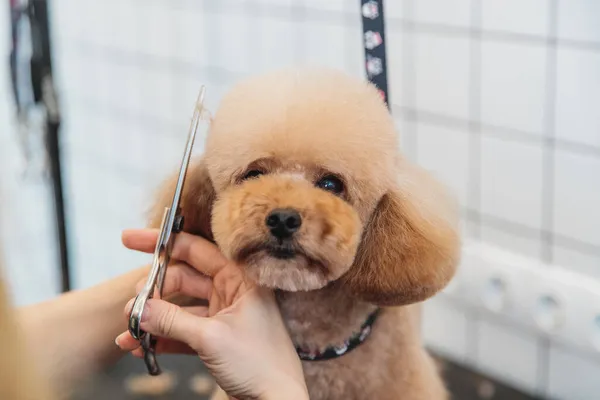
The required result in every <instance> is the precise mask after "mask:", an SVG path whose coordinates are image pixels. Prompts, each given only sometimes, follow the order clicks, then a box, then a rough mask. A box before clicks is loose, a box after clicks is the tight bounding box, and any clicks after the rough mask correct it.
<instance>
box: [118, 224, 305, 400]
mask: <svg viewBox="0 0 600 400" xmlns="http://www.w3.org/2000/svg"><path fill="white" fill-rule="evenodd" d="M157 238H158V231H156V230H132V231H125V232H124V233H123V243H124V244H125V246H126V247H128V248H130V249H134V250H139V251H143V252H147V253H152V252H153V251H154V246H155V245H156V240H157ZM172 259H173V260H174V261H178V262H180V263H179V264H175V265H172V266H170V267H169V269H168V272H167V275H166V280H165V285H164V289H163V291H164V292H163V294H164V296H169V295H171V294H183V295H186V296H190V297H194V298H198V299H206V300H208V301H209V306H208V307H200V306H196V307H179V306H176V305H174V304H171V303H168V302H166V301H163V300H157V299H151V300H149V301H148V302H147V304H146V309H145V310H144V313H143V317H142V322H141V328H142V329H143V330H144V331H146V332H149V333H151V334H152V335H155V336H156V337H158V338H159V340H158V343H157V348H156V350H157V353H191V352H193V353H196V354H198V356H199V357H200V358H201V359H202V361H203V362H204V363H205V365H206V366H207V368H208V369H209V370H210V372H211V373H212V374H213V376H214V377H215V379H216V381H217V383H218V384H219V386H220V387H221V388H222V389H223V390H225V391H226V392H227V394H228V395H229V396H235V397H237V398H240V399H245V398H252V399H257V398H258V399H282V398H286V399H308V394H307V391H306V385H305V382H304V377H303V374H302V367H301V364H300V360H299V358H298V356H297V354H296V352H295V350H294V347H293V345H292V343H291V340H290V338H289V336H288V333H287V331H286V329H285V326H284V324H283V321H282V319H281V315H280V313H279V309H278V307H277V304H276V302H275V299H274V296H273V294H272V293H271V292H270V291H268V290H265V289H261V288H258V287H256V286H255V285H253V284H250V283H248V282H245V281H244V276H243V273H242V271H241V269H240V268H239V267H238V266H237V265H235V264H234V263H232V262H230V261H229V260H227V259H226V258H225V257H224V256H223V255H222V254H221V252H220V251H219V250H218V248H217V247H216V246H214V245H213V244H212V243H210V242H208V241H206V240H204V239H203V238H200V237H197V236H193V235H190V234H187V233H180V234H178V235H177V239H176V240H175V244H174V246H173V252H172ZM141 284H143V282H140V285H141ZM140 288H141V286H140ZM132 305H133V299H132V300H131V301H130V302H129V304H128V305H127V307H126V308H125V314H126V318H129V314H130V312H131V307H132ZM116 342H117V344H118V346H119V347H120V348H121V349H123V350H126V351H131V352H132V353H133V354H134V355H136V356H138V357H139V356H141V355H142V350H141V348H140V347H139V342H138V341H136V340H135V339H133V337H131V335H130V334H129V332H124V333H122V334H120V335H119V336H118V337H117V340H116Z"/></svg>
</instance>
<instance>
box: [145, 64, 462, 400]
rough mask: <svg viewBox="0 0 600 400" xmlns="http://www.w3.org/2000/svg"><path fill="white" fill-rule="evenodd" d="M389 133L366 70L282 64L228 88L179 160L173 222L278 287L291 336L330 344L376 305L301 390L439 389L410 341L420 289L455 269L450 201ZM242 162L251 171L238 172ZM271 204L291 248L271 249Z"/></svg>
mask: <svg viewBox="0 0 600 400" xmlns="http://www.w3.org/2000/svg"><path fill="white" fill-rule="evenodd" d="M398 140H399V138H398V134H397V131H396V128H395V125H394V121H393V119H392V117H391V116H390V114H389V112H388V110H387V108H386V107H385V105H384V103H383V101H382V100H381V97H380V95H379V93H378V92H377V90H376V89H375V88H374V87H372V86H371V85H370V84H368V83H366V82H364V81H361V80H358V79H354V78H351V77H348V76H346V75H345V74H343V73H341V72H337V71H333V70H327V69H288V70H282V71H278V72H272V73H269V74H265V75H262V76H258V77H254V78H250V79H248V80H246V81H243V82H242V83H240V84H238V85H237V86H236V87H235V88H234V89H233V90H232V91H230V92H229V94H227V95H226V96H225V97H224V99H223V100H222V103H221V105H220V108H219V109H218V110H217V113H216V114H215V116H214V119H213V120H212V122H211V127H210V132H209V135H208V138H207V142H206V148H205V154H204V156H203V158H202V159H200V160H197V161H196V162H194V163H193V164H192V165H191V166H190V169H189V172H188V179H187V182H186V189H185V191H184V193H183V197H182V210H183V213H184V215H185V218H186V222H185V227H184V229H185V230H186V231H188V232H192V233H195V234H200V235H202V236H204V237H206V238H209V239H211V240H214V241H215V242H216V243H217V244H218V246H219V247H220V248H221V250H222V251H223V252H224V254H225V255H227V256H228V257H230V258H231V259H234V260H236V261H238V262H240V263H241V264H242V265H244V266H245V268H246V270H247V274H248V277H249V278H250V279H254V280H255V281H256V282H258V283H259V284H260V285H264V286H268V287H271V288H275V289H279V290H278V301H279V304H280V308H281V311H282V314H283V316H284V319H285V321H286V324H287V327H288V329H289V332H290V335H291V337H292V339H293V341H294V342H295V343H297V344H300V345H303V346H304V347H308V348H312V349H322V348H324V347H327V346H329V345H332V344H339V343H341V342H343V340H345V339H346V338H348V337H349V336H350V335H351V334H352V333H353V332H355V331H357V329H358V328H359V327H360V325H361V324H362V323H363V322H364V320H365V319H366V317H367V316H368V315H369V314H370V313H371V312H372V311H373V310H374V309H375V308H376V307H378V306H379V307H385V309H384V311H383V313H382V314H381V315H380V317H379V319H378V320H377V322H376V323H375V326H374V328H373V332H372V334H371V336H370V338H369V339H368V340H367V341H366V342H365V343H364V344H363V345H361V346H359V347H358V348H356V349H355V350H354V351H352V352H350V353H348V354H346V355H344V356H342V357H339V358H337V359H333V360H329V361H320V362H305V363H304V371H305V376H306V381H307V385H308V388H309V392H310V398H311V399H333V400H335V399H344V400H348V399H363V398H377V399H398V398H400V397H401V398H403V399H412V400H417V399H423V400H425V399H426V400H437V399H445V398H446V396H447V395H446V391H445V389H444V385H443V384H442V380H441V379H440V377H439V376H438V371H436V368H435V366H434V364H433V362H432V360H431V359H430V357H429V356H428V354H427V353H426V352H425V350H424V348H423V346H422V343H421V339H420V335H419V308H418V304H417V303H418V302H421V301H423V300H425V299H427V298H429V297H431V296H432V295H434V294H435V293H437V292H438V291H439V290H441V289H442V288H443V287H444V286H445V285H446V284H447V283H448V281H449V280H450V279H451V277H452V276H453V274H454V271H455V268H456V265H457V263H458V259H459V247H460V239H459V236H458V232H457V221H456V213H455V212H454V205H453V202H452V201H451V199H450V198H449V197H448V196H447V195H446V192H445V189H444V188H443V187H441V186H440V184H439V183H438V182H436V181H435V180H434V179H433V178H432V177H430V176H429V175H428V174H427V173H426V172H425V171H423V170H421V169H420V168H418V167H417V166H415V165H413V164H411V163H410V162H409V161H408V160H406V159H405V158H404V157H403V156H402V155H401V154H400V152H399V141H398ZM248 171H258V172H260V173H261V174H260V175H259V174H258V173H253V174H251V175H252V178H250V179H244V177H245V176H246V175H247V173H248ZM255 175H258V176H255ZM330 175H333V176H335V177H337V178H339V179H340V180H341V181H342V182H343V184H344V190H343V191H342V192H341V193H336V194H334V193H331V192H328V191H326V190H323V189H321V188H319V187H316V186H315V182H317V181H319V179H322V178H323V177H324V176H330ZM173 186H174V178H173V179H170V180H169V181H168V182H167V183H166V185H165V186H164V187H163V188H162V190H161V195H160V197H159V200H158V202H157V203H158V204H157V207H156V208H155V212H154V213H153V217H152V221H151V225H153V226H157V225H158V223H159V222H160V217H161V216H162V210H163V209H164V206H165V205H167V204H168V202H169V201H170V196H171V194H172V190H173ZM276 208H285V209H294V210H297V211H298V212H299V213H300V215H301V217H302V225H301V227H300V228H299V230H298V232H297V233H296V234H295V237H294V243H293V249H292V250H293V254H294V256H293V257H287V258H278V257H275V256H273V255H272V253H270V252H269V247H268V246H269V244H270V243H271V241H272V238H271V237H270V234H269V230H268V228H267V227H266V226H265V218H266V217H267V215H268V213H269V212H270V211H272V210H273V209H276ZM257 362H259V360H257Z"/></svg>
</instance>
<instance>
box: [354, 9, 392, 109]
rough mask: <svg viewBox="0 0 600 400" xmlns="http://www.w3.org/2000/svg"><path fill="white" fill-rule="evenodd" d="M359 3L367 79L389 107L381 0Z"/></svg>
mask: <svg viewBox="0 0 600 400" xmlns="http://www.w3.org/2000/svg"><path fill="white" fill-rule="evenodd" d="M360 5H361V8H360V10H361V15H362V27H363V45H364V49H365V71H366V73H367V79H368V80H369V82H371V83H372V84H373V85H375V87H377V89H379V93H380V94H381V97H382V98H383V101H384V102H385V103H386V105H387V106H388V108H389V98H390V97H389V88H388V78H387V59H386V51H385V18H384V9H383V0H361V2H360Z"/></svg>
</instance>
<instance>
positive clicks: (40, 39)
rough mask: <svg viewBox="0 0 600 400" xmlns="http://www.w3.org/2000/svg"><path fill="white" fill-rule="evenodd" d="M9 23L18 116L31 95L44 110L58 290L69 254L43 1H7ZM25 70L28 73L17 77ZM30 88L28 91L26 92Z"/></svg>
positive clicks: (67, 281) (65, 285)
mask: <svg viewBox="0 0 600 400" xmlns="http://www.w3.org/2000/svg"><path fill="white" fill-rule="evenodd" d="M9 4H10V9H11V25H12V49H11V52H10V68H11V78H12V84H13V85H12V86H13V95H14V98H15V103H16V107H17V112H18V113H19V117H20V119H21V118H23V117H25V118H26V115H27V112H28V110H27V107H28V106H29V104H28V103H27V102H26V100H25V99H27V98H31V99H32V102H33V104H35V105H40V104H41V105H42V106H43V108H44V111H45V114H46V115H45V117H46V126H45V132H44V134H45V140H46V152H47V154H48V160H49V170H50V171H49V172H50V178H51V180H52V189H53V193H54V204H55V213H56V228H57V235H58V245H59V257H60V260H59V261H60V270H61V289H62V291H63V292H66V291H69V290H70V289H71V277H70V270H69V256H68V247H67V231H66V217H65V206H64V198H63V182H62V172H61V163H60V161H61V159H60V158H61V156H60V137H59V131H60V122H61V120H60V112H59V107H58V101H57V96H56V91H55V87H54V80H53V78H52V59H51V51H50V28H49V18H48V1H47V0H29V1H27V2H22V1H18V0H9ZM22 18H27V19H28V21H29V25H30V31H29V35H26V37H20V35H19V23H20V21H21V19H22ZM27 40H29V41H30V43H29V44H30V47H31V58H30V60H29V63H28V64H29V65H28V67H29V71H24V70H23V69H22V68H20V67H21V65H20V64H19V62H18V54H19V50H20V48H21V46H25V45H26V41H27ZM27 72H29V76H23V77H22V76H21V75H23V74H26V73H27ZM24 79H25V80H29V81H30V85H25V86H23V85H19V82H23V80H24ZM29 90H31V92H32V93H26V92H27V91H29Z"/></svg>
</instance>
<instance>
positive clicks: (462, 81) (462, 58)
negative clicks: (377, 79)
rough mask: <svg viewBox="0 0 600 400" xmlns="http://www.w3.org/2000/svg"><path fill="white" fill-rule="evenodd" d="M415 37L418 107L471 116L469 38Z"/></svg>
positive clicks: (427, 35)
mask: <svg viewBox="0 0 600 400" xmlns="http://www.w3.org/2000/svg"><path fill="white" fill-rule="evenodd" d="M414 40H415V45H416V55H415V60H414V62H415V66H414V68H415V73H416V78H415V81H416V86H417V92H416V99H417V101H416V107H417V108H418V109H419V110H425V111H430V112H435V113H438V114H443V115H448V116H452V117H457V118H461V119H468V113H469V85H468V84H466V83H467V82H468V79H469V73H470V71H469V40H468V38H466V37H446V36H441V35H430V34H422V35H417V36H416V37H415V39H414Z"/></svg>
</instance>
